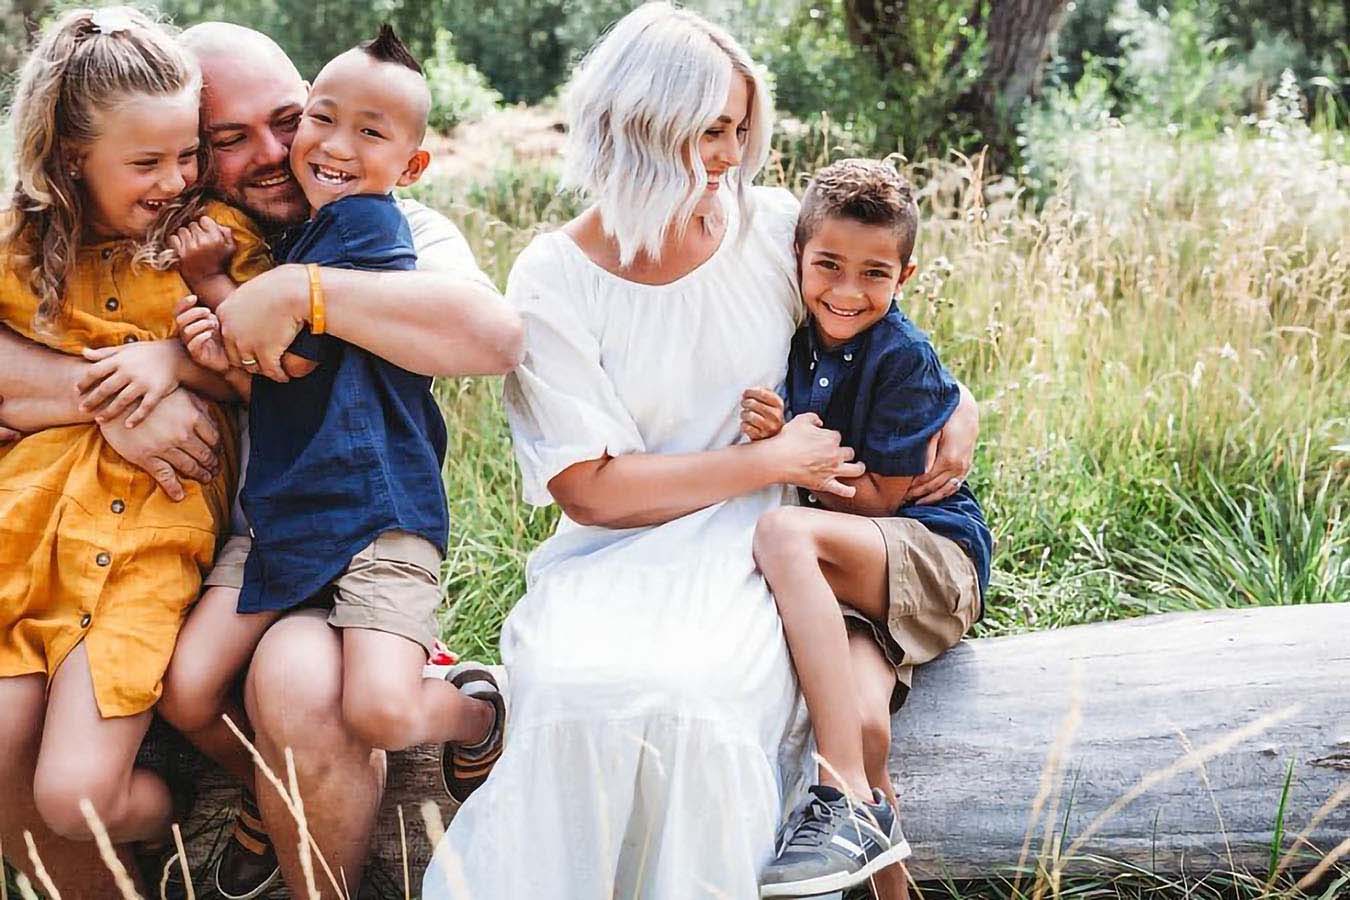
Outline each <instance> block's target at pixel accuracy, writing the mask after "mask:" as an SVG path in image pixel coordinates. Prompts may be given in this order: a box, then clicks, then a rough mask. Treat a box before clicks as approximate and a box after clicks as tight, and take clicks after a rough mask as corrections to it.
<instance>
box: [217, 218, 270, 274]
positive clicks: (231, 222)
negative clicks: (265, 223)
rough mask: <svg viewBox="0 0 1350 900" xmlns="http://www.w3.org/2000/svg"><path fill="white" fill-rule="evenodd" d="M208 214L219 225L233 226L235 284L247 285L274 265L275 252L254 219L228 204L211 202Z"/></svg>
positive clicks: (231, 262)
mask: <svg viewBox="0 0 1350 900" xmlns="http://www.w3.org/2000/svg"><path fill="white" fill-rule="evenodd" d="M206 214H207V215H208V216H210V217H211V218H213V219H215V220H216V224H217V225H224V226H225V227H226V228H228V229H230V234H231V235H232V236H233V237H234V256H232V257H231V258H230V271H229V276H230V278H231V279H232V280H233V281H234V283H235V284H243V283H244V282H245V281H248V280H249V279H251V278H256V277H257V276H259V275H261V274H262V273H263V272H266V271H267V270H268V269H270V268H272V265H273V263H272V253H271V251H270V250H268V249H267V242H266V241H265V240H263V236H262V232H261V231H259V230H258V226H257V225H254V224H253V220H252V219H250V218H249V217H248V216H246V215H244V214H243V213H242V212H240V211H239V210H237V209H235V208H234V207H233V206H228V205H226V204H224V203H212V204H210V205H209V206H208V207H207V208H206Z"/></svg>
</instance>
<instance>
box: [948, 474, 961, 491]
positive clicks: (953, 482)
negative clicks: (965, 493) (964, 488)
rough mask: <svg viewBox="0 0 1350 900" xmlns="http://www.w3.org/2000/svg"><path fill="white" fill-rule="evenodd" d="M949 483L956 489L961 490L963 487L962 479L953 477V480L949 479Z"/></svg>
mask: <svg viewBox="0 0 1350 900" xmlns="http://www.w3.org/2000/svg"><path fill="white" fill-rule="evenodd" d="M947 483H948V484H950V485H951V486H952V487H954V488H959V487H960V486H961V479H960V478H957V477H956V476H952V477H951V478H948V479H947Z"/></svg>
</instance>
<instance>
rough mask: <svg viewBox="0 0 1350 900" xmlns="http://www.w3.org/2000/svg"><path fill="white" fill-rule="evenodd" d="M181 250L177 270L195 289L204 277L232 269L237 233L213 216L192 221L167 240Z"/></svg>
mask: <svg viewBox="0 0 1350 900" xmlns="http://www.w3.org/2000/svg"><path fill="white" fill-rule="evenodd" d="M165 243H167V244H168V245H169V249H170V250H172V251H174V252H175V253H177V254H178V272H179V274H180V275H182V276H183V280H184V281H186V282H187V283H188V286H189V287H192V288H193V289H194V290H195V289H196V286H197V285H198V284H200V283H201V282H203V281H206V280H208V279H211V278H215V277H217V276H220V275H224V274H226V273H227V272H229V268H230V260H231V259H232V258H233V257H234V251H235V245H234V235H233V234H232V233H231V232H230V229H228V228H226V227H224V226H223V225H220V224H218V223H217V222H216V220H215V219H213V218H211V217H210V216H202V217H201V218H200V219H198V220H197V221H195V222H189V223H188V224H187V225H184V226H183V227H182V228H179V229H178V230H177V231H175V232H174V233H173V234H171V235H169V237H168V240H167V241H166V242H165Z"/></svg>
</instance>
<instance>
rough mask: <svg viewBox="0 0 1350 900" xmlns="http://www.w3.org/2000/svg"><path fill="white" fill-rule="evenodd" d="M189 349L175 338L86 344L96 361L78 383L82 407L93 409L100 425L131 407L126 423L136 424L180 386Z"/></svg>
mask: <svg viewBox="0 0 1350 900" xmlns="http://www.w3.org/2000/svg"><path fill="white" fill-rule="evenodd" d="M184 356H185V351H184V349H183V346H182V345H181V344H179V343H178V341H175V340H165V341H145V342H142V343H134V344H119V345H117V346H113V347H102V348H99V349H97V350H95V349H90V348H86V349H85V351H84V358H85V359H87V360H89V361H90V362H92V363H93V365H91V366H90V367H89V370H88V371H87V372H86V373H85V375H84V377H83V378H81V379H80V380H79V382H78V383H77V384H76V385H75V391H76V392H77V393H78V394H79V395H80V411H81V412H85V413H88V412H93V413H94V421H96V422H98V423H99V424H100V425H102V424H104V423H106V422H108V421H111V420H112V419H115V418H117V417H119V416H121V415H122V414H123V413H126V412H128V410H130V414H129V415H127V418H126V427H127V428H134V427H136V425H138V424H139V423H140V422H141V421H142V420H143V419H144V418H145V417H146V416H148V415H150V411H151V410H152V409H154V408H155V406H156V404H158V403H159V401H161V400H163V399H164V398H165V397H167V396H168V395H169V394H170V393H172V392H173V391H174V390H176V389H177V388H178V384H179V375H178V373H179V365H180V363H181V362H182V361H183V358H184Z"/></svg>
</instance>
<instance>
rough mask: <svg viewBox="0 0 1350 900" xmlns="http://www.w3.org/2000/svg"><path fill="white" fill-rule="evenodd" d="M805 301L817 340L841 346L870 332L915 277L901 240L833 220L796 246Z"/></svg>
mask: <svg viewBox="0 0 1350 900" xmlns="http://www.w3.org/2000/svg"><path fill="white" fill-rule="evenodd" d="M797 254H798V259H799V261H800V262H799V267H800V269H799V271H800V272H801V286H802V300H803V301H805V303H806V309H807V311H808V312H810V314H811V318H812V320H813V321H814V323H815V326H814V327H815V329H816V337H817V338H819V339H820V341H821V343H823V344H824V345H825V346H826V347H830V348H833V347H838V346H839V345H841V344H844V343H846V342H848V341H850V340H852V339H853V338H854V337H856V336H857V335H859V334H861V333H862V332H864V331H866V330H867V329H869V328H871V327H872V326H873V325H875V324H876V323H877V322H879V321H881V320H882V318H884V317H885V315H886V313H887V312H888V311H889V310H890V308H891V298H892V297H894V296H895V292H896V291H897V290H898V289H899V287H900V285H902V284H904V283H905V281H907V280H908V279H909V277H910V276H911V275H913V274H914V264H913V263H911V262H908V261H902V260H901V258H900V239H899V237H898V236H897V235H896V233H895V231H894V230H893V229H892V228H890V227H888V226H885V225H867V224H864V223H862V222H859V221H856V220H854V219H849V218H844V217H839V216H832V217H828V218H826V219H825V220H824V221H822V222H821V223H820V227H819V228H817V229H816V230H815V233H814V234H812V235H811V237H810V238H809V239H808V240H807V242H806V245H805V246H803V247H798V248H797Z"/></svg>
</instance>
